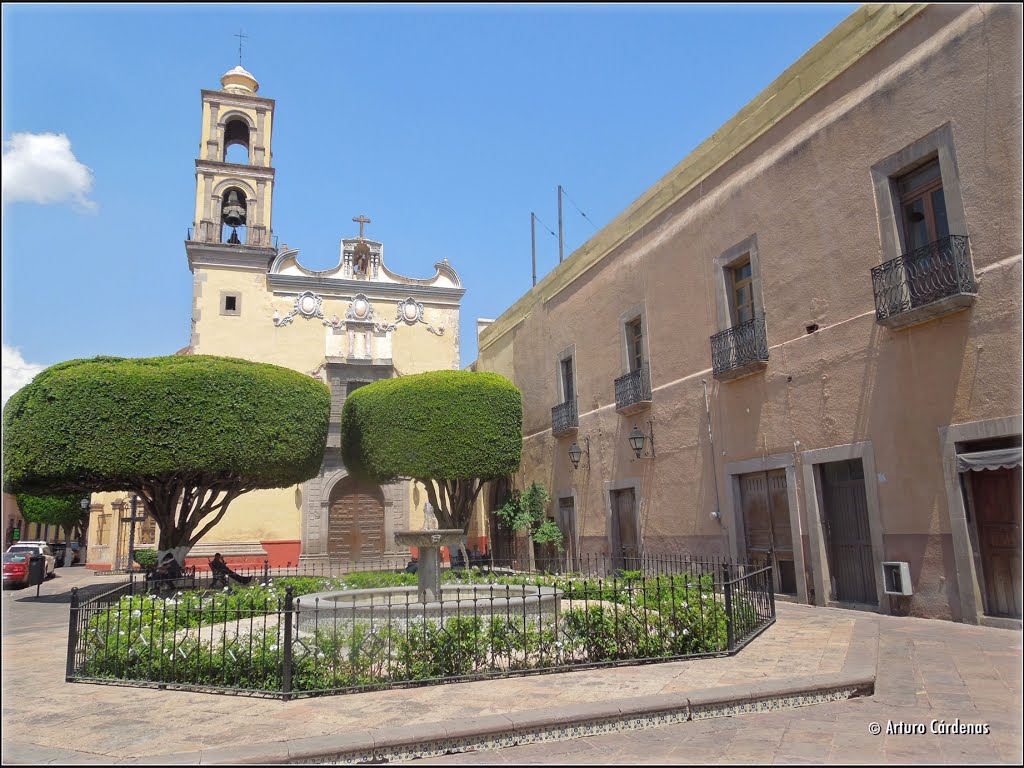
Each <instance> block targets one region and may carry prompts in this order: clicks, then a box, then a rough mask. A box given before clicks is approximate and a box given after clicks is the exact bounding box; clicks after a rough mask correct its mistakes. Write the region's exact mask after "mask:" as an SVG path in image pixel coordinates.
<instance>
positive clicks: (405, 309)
mask: <svg viewBox="0 0 1024 768" xmlns="http://www.w3.org/2000/svg"><path fill="white" fill-rule="evenodd" d="M399 323H405V324H406V325H416V323H422V324H423V325H425V326H427V330H428V331H430V332H431V333H432V334H434V335H435V336H443V335H444V326H443V325H441V326H438V327H437V328H434V326H432V325H430V323H428V322H427V321H426V320H424V319H423V304H422V303H421V302H418V301H416V299H414V298H413V297H412V296H410V297H409V298H407V299H406V300H405V301H402V302H400V303H399V305H398V316H397V317H396V318H395V322H393V323H390V324H378V325H375V326H374V327H375V328H376V329H377V330H378V331H379V332H381V333H386V332H387V331H393V330H395V328H397V327H398V324H399Z"/></svg>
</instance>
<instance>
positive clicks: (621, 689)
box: [3, 569, 1021, 763]
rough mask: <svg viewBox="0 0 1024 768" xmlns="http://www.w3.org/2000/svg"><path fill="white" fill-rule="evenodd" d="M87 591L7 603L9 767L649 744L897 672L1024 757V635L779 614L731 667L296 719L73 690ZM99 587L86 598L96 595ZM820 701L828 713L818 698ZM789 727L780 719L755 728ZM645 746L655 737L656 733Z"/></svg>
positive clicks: (905, 711)
mask: <svg viewBox="0 0 1024 768" xmlns="http://www.w3.org/2000/svg"><path fill="white" fill-rule="evenodd" d="M64 570H66V569H64ZM74 577H77V574H74V575H72V574H68V577H67V579H66V583H63V584H60V585H54V584H53V583H52V582H51V584H48V585H46V586H45V587H44V591H46V590H48V589H49V590H51V591H52V593H53V594H51V596H50V597H49V598H47V600H48V602H45V603H41V604H40V603H35V600H34V594H35V590H31V593H30V594H26V593H28V592H29V591H28V590H24V591H23V592H21V593H17V594H15V595H14V596H13V600H12V599H10V597H11V596H10V595H8V594H6V593H5V595H4V638H3V666H4V672H5V674H4V710H3V712H4V714H3V724H4V737H3V757H4V761H5V762H62V763H63V762H71V761H75V762H95V763H109V762H137V761H139V762H172V761H173V762H182V763H199V762H202V763H220V762H229V761H231V762H234V761H245V762H284V761H287V760H291V761H300V760H309V761H312V760H314V759H317V758H319V759H321V760H324V759H331V758H332V757H337V756H347V757H349V758H364V759H365V758H367V757H370V756H372V755H374V754H375V753H376V754H377V755H384V756H387V757H389V758H390V759H392V760H395V759H402V758H403V757H409V756H411V752H410V751H409V750H410V749H411V748H412V747H415V746H417V745H418V746H420V747H422V746H423V745H424V744H429V743H434V745H435V746H436V747H437V748H438V750H439V751H438V752H437V753H443V750H444V749H445V748H451V747H452V746H453V745H455V746H459V745H465V744H480V743H481V741H483V742H485V746H489V745H491V744H500V745H508V744H514V743H524V742H529V741H530V740H531V739H538V738H553V737H554V738H565V737H571V736H585V735H589V734H591V733H599V732H601V728H604V729H605V730H606V731H607V730H612V729H619V728H622V727H624V726H623V722H625V721H628V726H627V727H630V728H644V727H649V726H651V725H655V724H668V723H673V722H679V721H680V720H687V719H691V718H693V719H697V718H698V717H702V716H710V715H718V716H721V715H724V714H732V715H738V714H740V713H741V712H743V711H750V710H754V709H758V708H760V709H775V708H777V707H779V706H780V705H789V706H792V705H800V704H807V703H810V702H812V701H815V700H821V701H842V700H844V699H846V698H847V697H849V696H850V695H851V694H858V693H864V692H870V690H871V688H872V685H873V684H874V680H875V673H876V668H877V669H879V670H884V674H882V673H881V672H880V673H879V679H878V690H877V692H876V693H875V695H874V696H873V697H872V698H871V699H859V700H858V701H868V702H871V703H872V704H873V705H877V706H879V707H883V708H884V707H892V708H898V709H899V710H900V711H901V712H902V715H901V716H904V717H910V716H916V715H918V714H919V715H920V716H921V717H924V716H925V715H926V714H927V712H930V711H933V710H934V711H938V710H939V709H942V711H943V713H944V714H943V715H942V716H945V717H947V719H949V720H950V721H952V719H953V718H955V717H957V716H960V717H961V719H964V720H972V721H975V720H978V719H979V718H987V719H988V722H989V723H990V725H992V730H993V733H992V735H991V736H990V737H979V739H978V740H972V741H971V742H970V744H971V745H972V746H974V745H979V746H980V745H981V744H982V743H984V744H986V745H987V747H988V749H989V752H991V755H992V759H995V760H1008V759H1011V758H1012V756H1014V755H1016V756H1018V757H1019V755H1020V744H1021V739H1020V735H1021V726H1020V718H1021V666H1020V665H1021V634H1020V633H1019V632H1013V631H1008V630H996V629H989V628H982V627H971V626H966V625H962V624H953V623H950V622H940V621H926V620H921V619H900V618H889V617H881V616H878V615H875V614H870V613H860V612H853V611H842V610H834V609H822V608H812V607H809V606H801V605H792V604H787V603H780V604H779V605H778V621H777V623H776V624H775V626H773V627H771V628H770V629H769V630H768V631H766V632H765V633H764V634H763V635H762V636H761V637H760V638H758V639H757V640H755V641H754V642H753V643H751V644H750V645H749V646H748V647H747V648H745V649H744V650H743V651H741V652H740V653H739V654H737V655H736V656H733V657H729V658H719V659H704V660H693V661H682V662H671V663H665V664H649V665H642V666H633V667H613V668H606V669H597V670H584V671H578V672H567V673H560V674H546V675H535V676H527V677H518V678H511V679H504V680H487V681H477V682H471V683H459V684H452V685H444V686H430V687H422V688H406V689H396V690H390V691H376V692H370V693H360V694H350V695H342V696H325V697H320V698H311V699H299V700H297V701H292V702H287V703H285V702H281V701H273V700H266V699H259V698H252V697H246V696H234V695H217V694H201V693H190V692H183V691H173V690H169V691H159V690H154V689H143V688H126V687H117V686H100V685H87V684H82V683H71V684H69V683H65V682H64V679H63V678H64V658H65V650H66V646H67V604H66V603H59V602H56V600H57V599H59V597H58V596H59V594H60V593H61V591H62V590H63V591H64V592H66V591H67V590H68V589H69V588H70V585H71V583H72V580H73V578H74ZM88 578H89V579H91V581H86V582H85V583H88V584H94V583H95V581H96V579H95V577H92V576H91V575H90V576H89V577H88ZM29 617H31V618H29ZM815 691H816V692H817V694H816V695H817V699H815V698H812V697H811V696H812V694H811V693H810V692H815ZM758 701H760V702H761V704H760V705H756V704H754V703H753V702H758ZM850 706H853V702H847V703H836V704H816V705H815V706H813V707H809V708H806V709H802V710H797V711H802V712H812V711H814V709H815V708H816V707H830V708H841V707H850ZM916 710H920V712H917V711H916ZM926 710H927V711H926ZM791 711H792V710H791ZM947 713H948V714H947ZM773 714H781V713H768V714H765V715H758V714H749V715H743V718H742V719H748V718H750V719H757V718H759V717H770V716H772V715H773ZM737 719H739V718H735V717H732V718H721V717H719V720H727V721H735V720H737ZM709 722H710V721H709ZM584 723H585V724H586V729H584V728H581V724H584ZM697 725H699V724H698V723H683V724H681V725H677V726H672V727H674V728H686V727H696V726H697ZM865 725H866V723H865ZM552 731H555V733H551V732H552ZM545 732H547V733H546V734H545ZM632 733H634V734H636V736H635V738H640V737H641V736H642V734H643V733H644V731H641V730H634V731H632ZM865 733H866V732H865ZM614 735H615V734H610V735H609V736H606V737H603V738H606V739H608V738H612V737H613V736H614ZM488 740H490V741H489V742H488ZM446 741H447V743H445V742H446ZM878 743H882V742H880V741H879V742H878ZM544 747H545V745H543V744H537V745H536V748H544ZM481 754H482V755H486V754H487V753H481ZM492 754H493V753H492Z"/></svg>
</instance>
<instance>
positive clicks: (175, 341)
mask: <svg viewBox="0 0 1024 768" xmlns="http://www.w3.org/2000/svg"><path fill="white" fill-rule="evenodd" d="M855 8H856V6H855V5H819V6H812V5H781V6H730V5H708V6H700V5H671V6H665V5H660V6H639V5H629V6H624V5H622V6H616V5H578V6H523V5H519V6H415V7H412V6H346V5H338V6H332V5H298V4H291V5H287V6H284V5H241V4H232V5H209V6H202V5H165V6H130V5H128V6H125V5H110V6H104V5H54V6H42V5H9V4H8V5H4V7H3V104H2V106H3V111H2V124H0V128H2V136H3V142H4V164H3V170H4V204H3V348H4V381H5V383H4V400H6V398H7V396H8V395H9V390H10V389H11V387H13V386H15V385H16V382H18V381H21V380H23V379H24V380H25V381H27V380H28V377H30V375H31V374H32V373H33V372H34V371H35V370H38V366H46V365H52V364H54V363H57V362H60V361H62V360H67V359H70V358H75V357H91V356H94V355H99V354H104V355H119V356H126V357H134V356H150V355H163V354H171V353H173V352H174V351H176V350H177V349H179V348H181V347H183V346H185V345H186V344H188V341H189V321H190V312H191V290H192V283H191V274H190V272H189V270H188V264H187V261H186V258H185V249H184V244H183V241H184V239H185V236H186V230H187V228H188V227H189V226H190V225H191V219H192V215H193V201H194V191H195V177H194V160H195V157H196V154H197V152H198V147H199V136H200V117H201V108H200V95H199V91H200V89H201V88H208V89H216V88H219V87H220V79H219V78H220V75H221V74H223V73H224V72H225V71H226V70H228V69H230V68H231V67H233V66H235V65H236V64H237V63H238V40H237V38H235V37H234V35H235V34H236V33H238V31H239V29H240V28H242V29H244V31H245V34H246V35H247V36H248V37H247V39H246V41H245V48H244V54H243V64H244V66H245V67H246V68H247V69H248V70H249V71H251V72H252V73H253V74H254V75H255V76H256V78H257V79H258V80H259V81H260V95H261V96H267V97H270V98H273V99H275V100H276V102H277V108H276V116H275V125H274V143H273V151H274V166H275V168H276V169H277V184H276V187H275V201H274V214H273V216H274V221H273V225H274V232H275V234H276V235H278V236H279V238H280V239H281V241H282V242H286V243H287V244H288V245H289V246H290V247H297V248H299V249H300V260H301V262H302V263H303V265H304V266H307V267H310V268H312V269H324V268H327V267H330V266H333V265H334V264H335V263H336V262H337V259H338V248H339V240H340V239H341V238H342V237H349V236H352V235H353V234H354V233H355V232H356V231H357V225H354V224H353V223H352V222H351V219H352V217H353V216H355V215H356V214H359V213H365V214H366V215H368V216H370V217H371V218H372V219H373V223H372V224H370V225H369V226H368V227H367V235H368V236H370V237H373V238H374V239H377V240H381V241H382V242H383V243H384V253H385V260H386V261H387V263H388V265H389V267H391V268H392V269H394V270H396V271H398V272H399V273H401V274H405V275H408V276H411V277H428V276H430V275H431V274H433V267H432V265H433V264H434V263H435V262H436V261H439V260H440V259H441V258H442V257H447V258H448V259H449V261H451V263H452V264H453V265H454V266H455V268H456V269H457V270H458V271H459V273H460V275H461V277H462V280H463V284H464V285H465V286H466V288H467V292H466V295H465V297H464V299H463V304H462V339H461V345H462V364H463V365H466V364H468V363H470V362H472V361H473V360H474V359H475V357H476V338H475V320H476V318H478V317H497V316H498V315H500V314H501V313H502V312H503V311H504V310H505V309H506V308H508V306H510V305H511V304H512V303H513V302H514V301H515V300H516V299H517V298H518V297H519V296H521V295H522V294H523V293H524V292H525V291H526V290H528V289H529V287H530V285H531V279H530V226H529V224H530V212H531V210H532V211H535V212H536V213H537V215H538V217H539V218H540V221H541V222H542V224H543V225H546V226H547V227H548V228H550V229H552V230H556V231H557V208H556V191H555V190H556V186H557V185H558V184H562V185H563V186H564V187H565V189H566V192H567V194H568V195H569V197H570V198H571V200H572V201H573V202H574V203H576V204H577V205H578V206H579V207H580V208H581V209H582V210H583V211H584V212H585V213H586V214H587V216H588V217H589V219H590V220H591V221H592V222H593V224H594V225H596V226H597V227H601V226H604V225H605V224H607V223H608V222H609V221H611V220H612V219H613V218H614V217H615V216H616V215H617V214H618V213H619V212H621V211H622V210H623V209H624V208H625V207H627V206H628V205H629V204H630V203H631V202H632V201H633V200H635V199H636V198H637V197H638V196H639V195H640V194H642V193H643V191H644V190H645V189H647V188H648V187H649V186H650V185H652V184H653V183H654V182H656V181H657V180H658V179H659V178H661V177H662V176H663V175H664V174H665V173H666V172H667V171H668V170H670V169H671V168H672V167H673V166H674V165H675V164H676V163H678V162H679V161H680V160H682V159H683V157H685V156H686V154H687V153H688V152H689V151H691V150H692V149H693V148H694V147H696V146H697V145H698V144H700V142H701V141H703V140H704V139H705V138H707V137H708V136H709V135H710V134H711V133H712V132H713V131H714V130H715V129H716V128H717V127H718V126H720V125H721V124H722V123H723V122H725V121H726V120H728V119H729V118H730V117H731V116H732V115H733V114H735V113H736V111H738V110H739V109H740V108H741V107H742V106H743V105H744V104H746V103H747V102H748V101H749V100H750V99H751V98H753V97H754V96H755V95H756V94H757V93H758V92H760V91H761V90H762V89H763V88H764V87H765V86H767V85H768V84H769V83H770V82H771V81H772V80H773V79H774V78H775V77H777V76H778V75H779V74H780V73H781V72H782V71H783V70H784V69H785V68H786V67H788V66H789V65H790V64H792V63H793V62H794V61H796V59H797V58H799V57H800V56H801V55H802V54H803V53H804V52H806V51H807V50H808V49H809V48H810V47H811V46H813V45H814V44H815V43H816V42H817V41H818V40H820V39H821V38H822V37H824V36H825V35H826V34H827V33H828V32H829V31H830V30H831V29H833V28H834V27H835V26H836V25H837V24H838V23H839V22H840V21H842V20H843V19H844V18H846V16H848V15H849V14H850V13H851V12H852V11H853V10H854V9H855ZM46 134H50V135H49V136H47V135H46ZM62 136H63V137H65V138H61V137H62ZM563 215H564V231H565V241H566V243H565V248H566V255H567V256H568V255H569V254H570V253H571V252H572V251H573V250H574V249H576V248H578V247H579V246H580V245H582V244H583V243H584V242H585V241H586V240H587V239H588V238H589V237H590V236H592V235H593V234H594V232H595V229H594V226H593V225H592V224H591V223H590V222H588V221H587V220H586V219H584V218H583V217H582V216H580V214H579V213H578V212H577V210H576V208H575V207H574V206H573V204H572V203H570V202H568V201H566V203H565V206H564V210H563ZM537 251H538V266H537V271H538V279H539V278H540V277H543V275H545V274H547V272H549V271H550V270H551V269H552V268H553V267H554V266H555V265H557V263H558V242H557V240H556V239H555V238H554V237H552V236H551V235H550V234H548V232H547V231H546V230H545V229H544V228H543V226H541V225H538V229H537ZM8 379H10V381H11V382H12V383H8Z"/></svg>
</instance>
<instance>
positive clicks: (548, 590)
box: [295, 584, 562, 632]
mask: <svg viewBox="0 0 1024 768" xmlns="http://www.w3.org/2000/svg"><path fill="white" fill-rule="evenodd" d="M561 597H562V593H561V591H560V590H557V589H555V588H554V587H536V586H519V585H516V586H509V587H506V586H505V585H503V584H445V585H444V586H443V587H442V588H441V599H440V600H434V601H431V602H426V603H424V602H420V601H419V599H418V596H417V587H381V588H378V589H349V590H341V591H333V592H316V593H314V594H309V595H303V596H302V597H299V598H296V599H295V610H296V613H297V616H298V625H299V629H300V630H303V631H307V632H312V631H315V630H317V629H319V630H330V629H331V628H332V627H334V626H337V625H341V624H352V623H354V622H357V621H359V622H368V623H370V624H372V625H373V626H380V627H383V626H384V625H387V624H391V625H396V626H404V625H406V624H408V623H413V622H417V623H418V622H422V621H424V620H433V621H443V620H444V619H445V618H451V617H456V616H463V617H466V616H477V617H481V618H489V617H491V616H494V617H503V618H515V617H519V619H520V620H522V618H523V616H524V615H525V616H534V617H541V616H550V617H554V616H555V615H557V611H558V601H559V600H560V599H561Z"/></svg>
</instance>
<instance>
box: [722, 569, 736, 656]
mask: <svg viewBox="0 0 1024 768" xmlns="http://www.w3.org/2000/svg"><path fill="white" fill-rule="evenodd" d="M722 575H723V576H724V577H725V580H724V582H725V583H724V592H725V638H726V640H725V642H726V649H727V650H728V651H730V652H731V651H732V649H733V644H734V643H735V641H736V633H735V631H734V629H733V626H732V618H733V617H732V582H731V581H730V580H729V576H730V574H729V564H728V563H722Z"/></svg>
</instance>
